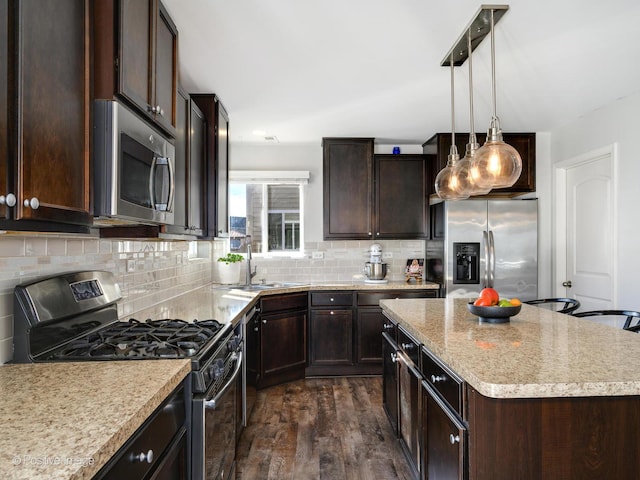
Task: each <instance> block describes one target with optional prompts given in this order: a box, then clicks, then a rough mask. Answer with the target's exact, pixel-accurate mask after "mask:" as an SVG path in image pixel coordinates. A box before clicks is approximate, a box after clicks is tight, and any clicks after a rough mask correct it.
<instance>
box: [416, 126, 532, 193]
mask: <svg viewBox="0 0 640 480" xmlns="http://www.w3.org/2000/svg"><path fill="white" fill-rule="evenodd" d="M476 136H477V138H478V143H479V144H480V146H482V145H483V144H484V141H485V139H486V138H487V135H486V134H484V133H478V134H476ZM502 137H503V139H504V141H505V142H506V143H508V144H509V145H511V146H512V147H513V148H515V149H516V150H517V151H518V153H519V154H520V157H521V158H522V173H521V174H520V178H519V179H518V180H517V181H516V183H515V184H514V185H513V186H511V187H508V188H496V189H493V190H491V192H489V194H488V195H492V194H501V193H507V194H508V193H526V192H535V191H536V134H535V133H503V134H502ZM468 141H469V134H468V133H456V147H458V153H459V154H460V158H462V157H464V155H465V152H466V148H467V147H466V145H467V142H468ZM422 147H423V150H424V152H425V153H433V152H434V147H435V153H436V162H435V165H434V167H435V168H434V170H433V178H434V180H435V176H436V175H437V174H438V172H439V171H440V170H442V169H443V168H444V167H446V166H447V157H448V155H449V148H450V147H451V134H450V133H436V134H435V135H434V136H433V137H431V138H430V139H429V140H427V141H426V142H425V143H424V144H423V146H422ZM429 191H430V193H435V187H434V186H433V185H431V186H430V187H429Z"/></svg>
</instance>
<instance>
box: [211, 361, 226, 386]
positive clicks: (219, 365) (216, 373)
mask: <svg viewBox="0 0 640 480" xmlns="http://www.w3.org/2000/svg"><path fill="white" fill-rule="evenodd" d="M209 374H210V375H211V377H212V378H213V380H214V381H216V380H218V379H219V378H220V377H222V376H223V375H224V360H222V359H221V358H218V359H217V360H216V361H215V362H214V363H213V365H211V367H210V368H209Z"/></svg>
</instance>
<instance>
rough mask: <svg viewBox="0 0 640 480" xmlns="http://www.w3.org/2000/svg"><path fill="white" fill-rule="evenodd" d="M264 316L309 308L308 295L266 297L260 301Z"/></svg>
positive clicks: (290, 294) (294, 294)
mask: <svg viewBox="0 0 640 480" xmlns="http://www.w3.org/2000/svg"><path fill="white" fill-rule="evenodd" d="M260 302H261V303H260V306H261V312H262V314H265V313H269V312H282V311H287V310H301V309H306V308H307V294H306V293H285V294H283V295H273V296H269V297H265V298H263V299H262V300H261V301H260Z"/></svg>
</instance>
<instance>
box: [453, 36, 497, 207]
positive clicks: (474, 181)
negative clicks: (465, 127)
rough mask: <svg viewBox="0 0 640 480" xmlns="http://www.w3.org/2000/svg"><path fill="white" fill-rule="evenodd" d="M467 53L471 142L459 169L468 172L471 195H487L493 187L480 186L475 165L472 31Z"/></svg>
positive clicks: (476, 147) (476, 141) (478, 173)
mask: <svg viewBox="0 0 640 480" xmlns="http://www.w3.org/2000/svg"><path fill="white" fill-rule="evenodd" d="M467 51H468V52H469V142H468V143H467V149H466V152H465V155H464V158H463V159H462V160H460V162H458V168H460V170H461V171H464V172H466V175H467V177H468V178H469V195H470V196H471V195H486V194H487V193H489V192H490V191H491V186H488V187H487V186H482V185H480V172H479V170H478V167H477V165H476V164H475V163H474V158H475V156H476V151H477V150H478V148H479V147H480V145H479V144H478V139H477V138H476V131H475V124H474V119H473V63H472V61H471V53H472V51H473V49H472V48H471V30H468V31H467Z"/></svg>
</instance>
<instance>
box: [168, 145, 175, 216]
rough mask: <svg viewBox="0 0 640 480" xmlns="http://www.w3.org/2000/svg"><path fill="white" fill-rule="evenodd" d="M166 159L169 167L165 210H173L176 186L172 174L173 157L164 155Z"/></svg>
mask: <svg viewBox="0 0 640 480" xmlns="http://www.w3.org/2000/svg"><path fill="white" fill-rule="evenodd" d="M166 159H167V165H168V167H169V199H168V200H167V212H171V211H172V210H173V194H174V191H175V188H176V180H175V176H174V167H173V161H172V160H173V159H172V158H170V157H166Z"/></svg>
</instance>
